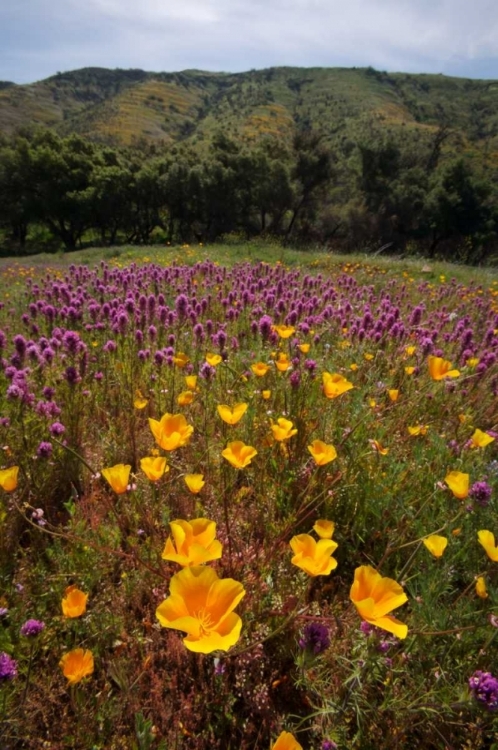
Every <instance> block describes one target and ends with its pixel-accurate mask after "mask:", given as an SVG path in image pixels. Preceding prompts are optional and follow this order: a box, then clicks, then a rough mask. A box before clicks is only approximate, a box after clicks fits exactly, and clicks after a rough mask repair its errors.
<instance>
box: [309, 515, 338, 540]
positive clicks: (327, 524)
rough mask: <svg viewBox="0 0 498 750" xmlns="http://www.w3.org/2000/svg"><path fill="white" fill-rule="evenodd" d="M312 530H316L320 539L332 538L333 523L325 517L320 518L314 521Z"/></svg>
mask: <svg viewBox="0 0 498 750" xmlns="http://www.w3.org/2000/svg"><path fill="white" fill-rule="evenodd" d="M313 530H314V531H316V533H317V534H318V536H319V537H320V539H332V537H333V536H334V530H335V523H334V522H333V521H328V520H327V519H326V518H320V519H319V520H318V521H315V525H314V526H313Z"/></svg>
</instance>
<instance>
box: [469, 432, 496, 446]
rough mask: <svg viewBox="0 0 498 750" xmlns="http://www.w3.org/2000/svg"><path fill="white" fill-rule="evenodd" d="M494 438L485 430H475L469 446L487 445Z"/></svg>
mask: <svg viewBox="0 0 498 750" xmlns="http://www.w3.org/2000/svg"><path fill="white" fill-rule="evenodd" d="M493 440H494V437H492V436H491V435H488V433H487V432H483V431H482V430H476V431H475V432H474V434H473V435H472V437H471V438H470V447H471V448H485V447H486V446H487V445H489V444H490V443H492V442H493Z"/></svg>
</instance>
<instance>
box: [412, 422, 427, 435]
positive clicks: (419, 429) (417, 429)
mask: <svg viewBox="0 0 498 750" xmlns="http://www.w3.org/2000/svg"><path fill="white" fill-rule="evenodd" d="M427 429H428V427H427V425H426V424H417V425H415V426H414V427H408V432H409V433H410V435H412V437H416V436H417V435H426V434H427Z"/></svg>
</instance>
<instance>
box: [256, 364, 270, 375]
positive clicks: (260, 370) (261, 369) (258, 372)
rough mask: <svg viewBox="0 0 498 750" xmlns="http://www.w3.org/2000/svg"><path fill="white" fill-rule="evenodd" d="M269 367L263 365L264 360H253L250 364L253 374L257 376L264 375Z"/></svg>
mask: <svg viewBox="0 0 498 750" xmlns="http://www.w3.org/2000/svg"><path fill="white" fill-rule="evenodd" d="M269 369H270V365H265V363H264V362H255V363H254V364H253V365H251V370H252V371H253V373H254V374H255V375H257V376H258V378H262V377H263V375H266V373H267V372H268V370H269Z"/></svg>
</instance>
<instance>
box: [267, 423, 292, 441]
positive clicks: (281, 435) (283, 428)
mask: <svg viewBox="0 0 498 750" xmlns="http://www.w3.org/2000/svg"><path fill="white" fill-rule="evenodd" d="M271 431H272V432H273V437H274V438H275V440H278V441H279V442H282V441H283V440H289V438H291V437H292V436H293V435H296V434H297V429H296V428H295V427H294V425H293V424H292V422H291V421H290V419H285V417H279V418H278V419H277V424H272V426H271Z"/></svg>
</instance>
